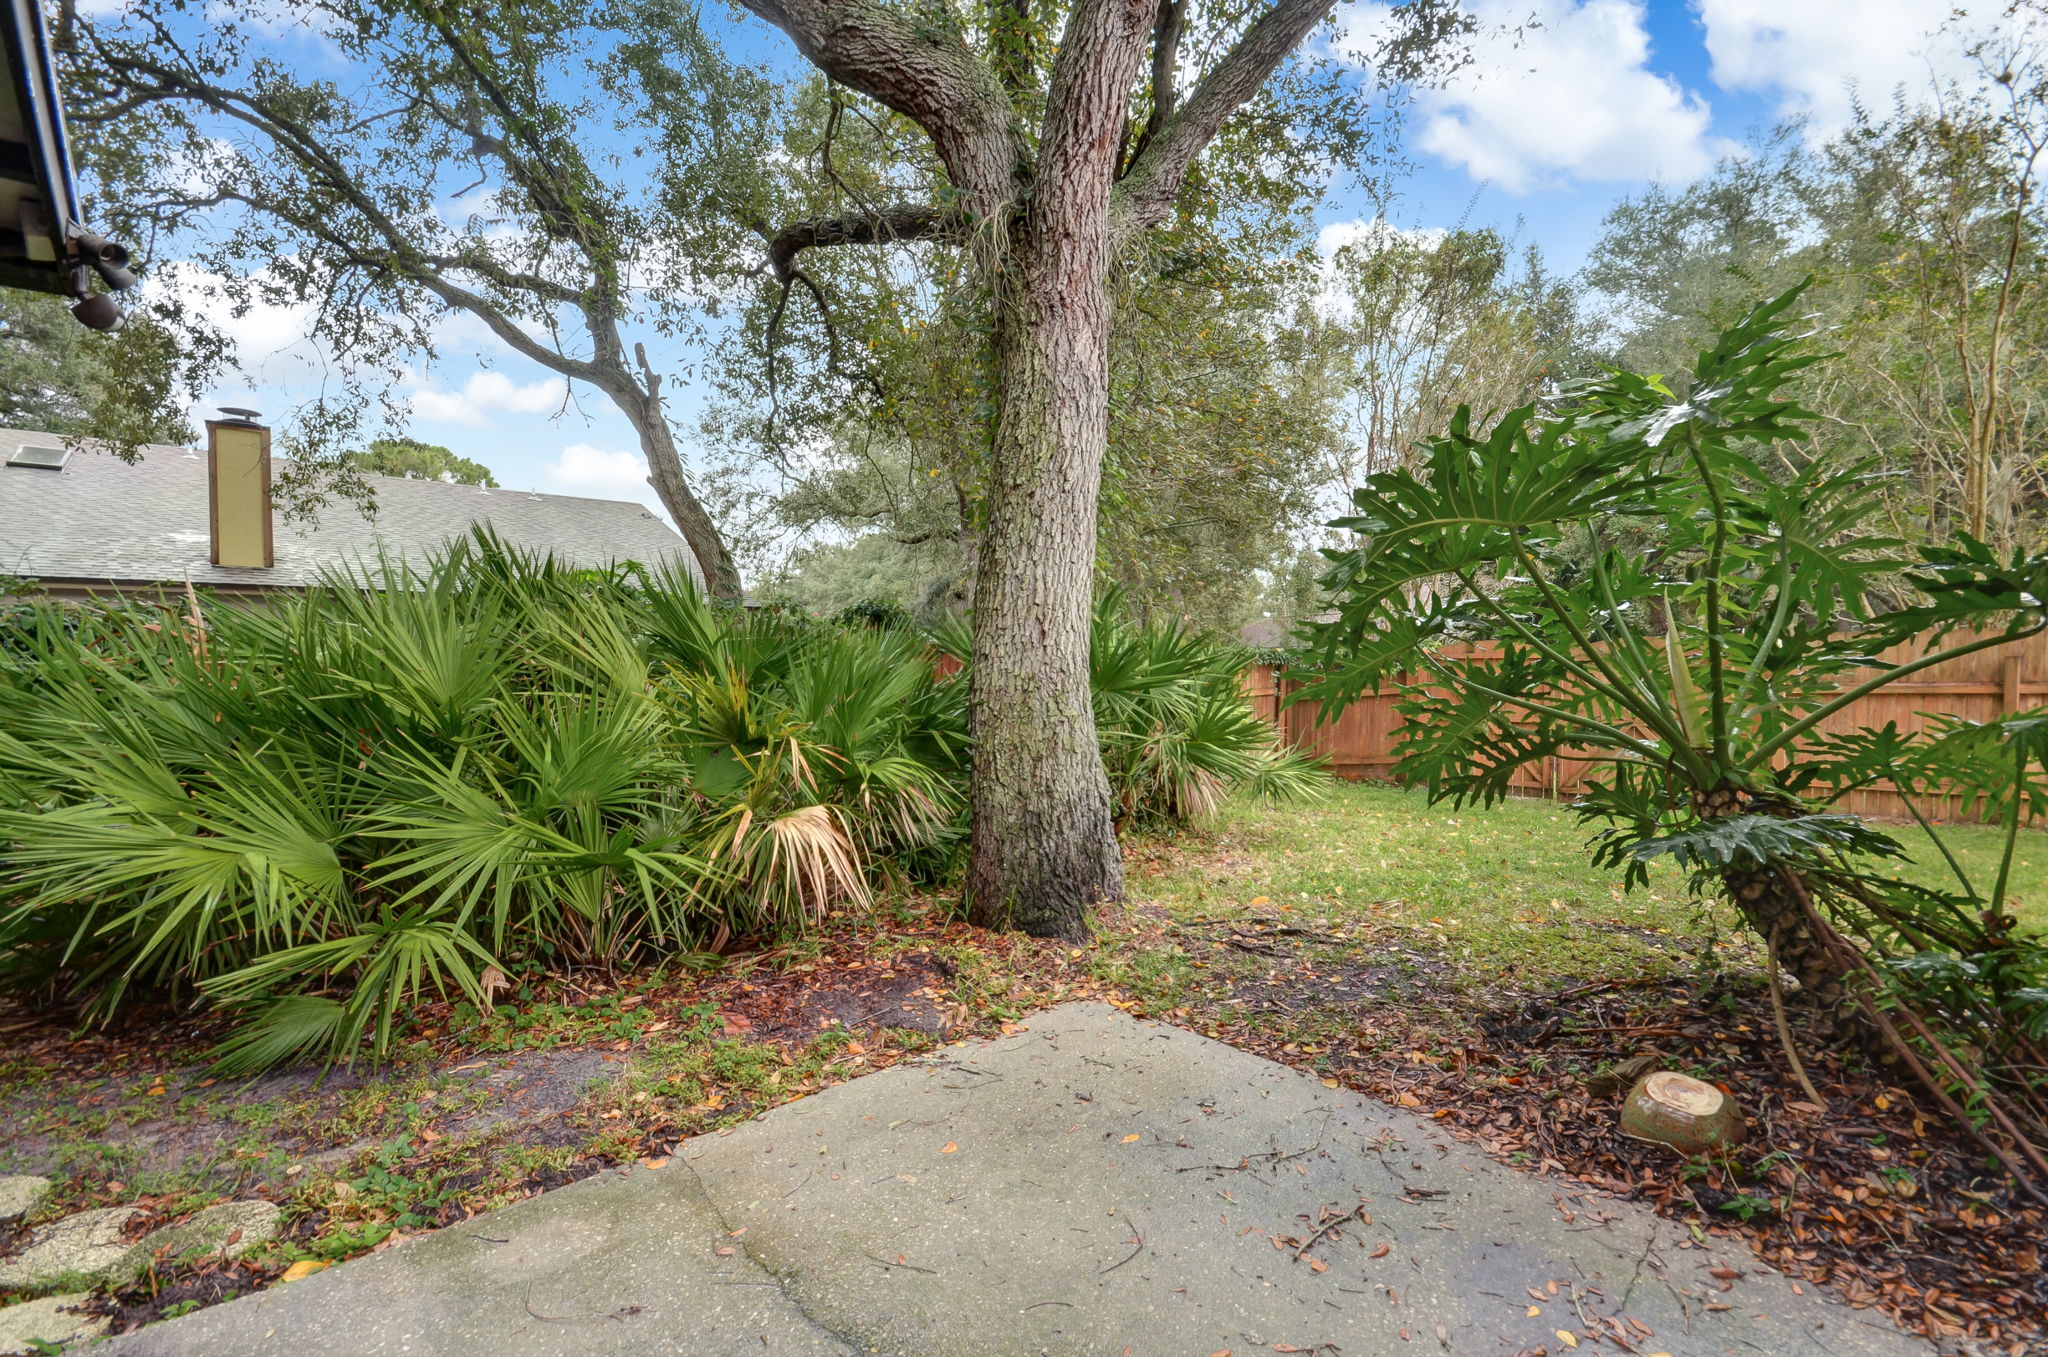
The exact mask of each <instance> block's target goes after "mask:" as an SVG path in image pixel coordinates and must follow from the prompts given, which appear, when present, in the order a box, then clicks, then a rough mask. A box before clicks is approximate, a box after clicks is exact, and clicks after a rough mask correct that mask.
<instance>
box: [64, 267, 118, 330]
mask: <svg viewBox="0 0 2048 1357" xmlns="http://www.w3.org/2000/svg"><path fill="white" fill-rule="evenodd" d="M71 295H72V296H74V297H77V298H78V304H77V305H76V306H73V307H72V308H71V314H72V316H73V317H75V318H76V319H77V321H78V323H79V324H80V325H83V326H84V327H85V328H86V329H88V330H118V329H120V328H121V326H122V323H123V322H125V321H126V320H127V319H128V317H127V314H126V313H125V312H123V311H122V310H121V304H120V303H119V302H117V301H115V300H114V298H113V296H112V295H111V294H110V293H106V292H93V291H90V290H88V288H87V286H86V281H85V270H84V269H78V270H77V271H76V272H75V273H74V274H73V276H72V282H71Z"/></svg>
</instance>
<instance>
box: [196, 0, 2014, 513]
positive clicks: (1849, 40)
mask: <svg viewBox="0 0 2048 1357" xmlns="http://www.w3.org/2000/svg"><path fill="white" fill-rule="evenodd" d="M1466 3H1467V7H1468V8H1469V9H1472V10H1475V11H1476V12H1477V14H1478V16H1479V17H1480V18H1481V19H1482V21H1484V22H1485V24H1486V25H1487V32H1488V33H1489V34H1490V36H1488V37H1486V38H1484V39H1482V41H1481V42H1480V43H1479V45H1478V47H1477V49H1476V50H1475V53H1474V55H1475V61H1474V63H1473V65H1472V66H1471V67H1470V68H1468V69H1467V71H1465V72H1464V73H1463V74H1462V75H1461V76H1460V77H1459V78H1458V79H1457V80H1456V81H1455V82H1453V84H1452V85H1450V86H1449V87H1448V88H1445V89H1442V90H1432V91H1426V92H1423V93H1421V94H1420V95H1419V96H1418V98H1417V101H1416V104H1415V106H1414V108H1413V109H1412V110H1411V113H1410V116H1409V119H1408V122H1407V126H1406V129H1405V136H1406V139H1407V145H1408V150H1409V152H1410V154H1411V156H1412V157H1413V159H1414V160H1415V162H1416V164H1417V169H1416V171H1415V172H1414V173H1413V174H1412V175H1410V176H1408V177H1406V178H1405V179H1403V180H1402V181H1400V182H1399V183H1398V184H1397V185H1396V192H1397V198H1396V200H1395V203H1394V206H1393V209H1392V211H1391V213H1390V214H1389V215H1390V216H1391V218H1392V220H1393V222H1394V224H1395V225H1398V226H1402V227H1410V228H1428V227H1445V226H1452V225H1456V224H1459V223H1460V222H1461V221H1462V222H1464V223H1465V224H1468V225H1474V226H1487V225H1490V226H1495V227H1499V228H1501V229H1503V230H1507V231H1510V232H1513V233H1515V234H1516V235H1517V238H1518V239H1520V240H1523V241H1530V242H1533V243H1535V244H1537V245H1538V246H1540V247H1541V248H1542V250H1543V251H1544V254H1545V255H1546V256H1547V258H1548V259H1549V261H1550V262H1551V264H1552V265H1553V267H1556V268H1559V269H1562V270H1566V271H1569V270H1572V269H1575V268H1576V267H1577V266H1578V265H1579V264H1580V263H1581V262H1582V261H1583V259H1584V256H1585V253H1586V251H1587V249H1588V248H1589V247H1590V246H1591V244H1592V243H1593V241H1594V240H1595V239H1596V238H1597V236H1598V233H1599V226H1600V221H1601V218H1602V217H1603V216H1604V215H1605V213H1606V212H1607V210H1608V209H1609V208H1610V207H1611V206H1612V205H1613V203H1614V202H1615V201H1616V200H1617V199H1619V198H1621V197H1623V196H1625V195H1627V194H1629V193H1632V192H1636V191H1639V190H1640V189H1642V188H1643V187H1644V186H1646V185H1647V184H1649V183H1651V182H1654V181H1657V180H1662V181H1665V182H1668V183H1684V182H1688V181H1690V180H1691V179H1693V178H1695V177H1697V176H1698V175H1700V174H1702V173H1704V172H1705V171H1706V170H1707V169H1709V168H1710V167H1711V165H1712V164H1713V162H1714V160H1715V158H1716V157H1718V156H1721V155H1725V154H1729V153H1731V152H1739V148H1740V146H1741V144H1742V143H1743V141H1744V139H1745V138H1746V137H1748V136H1750V135H1751V134H1752V133H1753V132H1755V131H1756V130H1757V129H1758V128H1760V127H1762V126H1766V125H1768V124H1769V123H1770V122H1772V121H1773V120H1775V119H1777V118H1779V117H1781V116H1785V115H1788V114H1799V115H1804V116H1806V117H1808V118H1809V119H1810V120H1811V122H1812V126H1813V127H1814V128H1815V129H1816V134H1825V132H1826V131H1828V130H1829V129H1831V128H1835V127H1839V126H1840V125H1841V123H1842V122H1843V120H1844V119H1845V118H1846V116H1847V112H1848V108H1849V99H1850V95H1849V88H1848V87H1849V86H1850V84H1851V83H1852V82H1853V83H1854V84H1855V85H1856V86H1858V87H1859V88H1860V91H1861V93H1862V95H1863V97H1864V98H1865V99H1866V100H1867V101H1868V102H1871V103H1875V104H1880V105H1882V104H1886V103H1888V102H1889V100H1890V97H1891V91H1892V90H1893V89H1894V88H1895V87H1896V86H1898V85H1900V84H1902V83H1903V84H1905V85H1907V86H1909V87H1910V88H1912V89H1916V90H1917V89H1923V88H1925V87H1927V86H1928V84H1929V82H1930V78H1931V77H1936V76H1947V75H1956V74H1960V73H1961V72H1962V71H1963V70H1964V62H1963V59H1962V57H1961V54H1960V45H1961V44H1960V42H1959V41H1958V40H1956V39H1954V38H1953V37H1949V38H1940V37H1936V36H1931V32H1932V30H1933V29H1934V28H1935V26H1936V25H1938V24H1940V22H1941V21H1942V19H1943V18H1944V17H1945V15H1946V14H1947V13H1948V11H1949V9H1950V0H1466ZM1978 10H1979V12H1981V13H1986V14H1988V13H1989V12H1991V6H1990V5H1988V4H1984V3H1982V0H1980V3H1979V4H1978ZM1384 14H1385V9H1384V6H1383V5H1380V4H1378V3H1375V2H1373V0H1352V3H1350V4H1348V5H1346V6H1345V7H1344V8H1343V9H1341V10H1340V11H1339V25H1340V29H1341V34H1342V36H1340V38H1339V39H1338V41H1337V44H1336V46H1337V48H1338V50H1346V48H1347V47H1348V46H1356V45H1358V44H1361V43H1365V42H1368V41H1369V39H1370V36H1371V34H1372V32H1373V30H1374V27H1375V25H1376V24H1377V23H1379V22H1381V21H1383V19H1384ZM1531 16H1533V17H1534V19H1535V20H1536V26H1534V27H1532V28H1527V29H1525V30H1524V31H1523V32H1522V34H1521V36H1520V38H1519V39H1510V38H1508V37H1505V36H1501V35H1500V32H1499V30H1500V29H1501V28H1503V27H1504V26H1505V25H1510V24H1515V23H1518V22H1520V21H1521V20H1522V19H1524V18H1525V17H1531ZM736 22H738V23H739V25H740V26H739V27H737V28H736V29H735V31H734V32H733V33H732V35H731V36H732V39H733V41H734V43H735V45H736V46H737V47H740V48H741V49H742V50H744V51H745V52H747V53H748V54H749V55H751V54H753V53H757V52H758V53H763V54H770V55H769V59H770V60H771V61H774V62H775V63H776V64H782V63H791V64H792V67H793V63H794V62H795V61H796V60H797V58H796V57H795V54H794V52H793V51H792V50H791V49H789V48H788V46H787V44H786V43H785V42H784V40H783V39H782V38H781V37H780V35H779V34H775V33H774V32H772V30H769V29H767V28H766V26H765V25H762V24H760V23H758V21H753V20H745V21H736ZM313 45H314V44H310V43H309V44H306V46H305V47H303V48H301V50H302V51H305V50H306V49H307V48H310V47H312V46H313ZM307 56H308V58H309V59H317V58H314V57H313V54H312V53H311V52H310V51H307ZM1370 212H1371V208H1370V206H1369V205H1368V204H1367V203H1366V202H1365V200H1364V199H1363V196H1362V195H1360V194H1358V193H1356V192H1339V193H1337V194H1334V195H1333V197H1332V199H1331V200H1330V201H1329V202H1328V203H1326V204H1325V206H1324V209H1323V211H1322V213H1321V214H1320V216H1321V220H1322V222H1323V224H1324V226H1325V231H1326V238H1327V239H1329V240H1331V241H1335V240H1337V239H1341V238H1342V236H1343V234H1344V233H1345V231H1346V230H1347V229H1350V230H1355V229H1357V227H1358V226H1359V225H1362V224H1364V222H1365V221H1366V220H1369V214H1370ZM303 327H304V317H302V316H297V315H289V314H281V313H280V314H269V315H264V314H259V315H256V316H253V317H250V318H249V319H248V321H247V322H245V323H244V325H243V326H242V343H243V356H244V360H245V364H246V366H247V367H248V368H249V369H250V371H251V372H252V380H251V381H250V382H247V383H244V384H231V385H224V386H223V388H222V389H221V390H219V391H217V392H214V393H210V394H209V397H208V399H207V400H205V401H204V402H203V404H204V405H205V406H208V407H210V406H213V405H216V404H222V403H225V404H252V405H254V406H256V407H258V408H261V409H266V410H271V411H279V410H282V409H283V408H285V407H287V406H288V405H289V404H290V402H291V398H292V396H293V394H294V393H293V390H292V388H293V387H294V386H296V385H297V383H296V382H294V381H293V380H292V377H291V372H292V365H291V364H290V363H289V362H287V361H284V360H283V359H280V358H278V357H276V355H278V354H279V353H280V352H281V351H283V352H285V353H287V354H288V353H289V352H290V351H291V350H293V349H299V350H303V349H304V341H303V339H302V336H303V333H304V329H303ZM445 338H446V342H444V344H443V346H442V359H441V361H440V363H439V364H438V365H437V366H436V367H435V368H433V369H432V370H423V371H420V372H418V373H417V374H416V375H415V379H414V385H415V388H416V389H415V392H414V396H413V406H412V417H413V427H412V430H411V432H413V433H414V434H415V435H416V436H418V437H422V438H425V439H428V440H430V441H433V442H439V443H445V444H447V445H449V446H451V447H453V448H455V449H456V450H458V451H459V452H461V453H463V454H464V455H467V456H470V457H474V458H477V459H478V460H481V461H483V462H484V463H485V464H487V465H489V466H490V467H492V468H493V469H494V470H495V471H496V472H497V474H498V476H499V478H500V480H501V481H503V482H504V483H505V484H507V485H509V486H513V487H516V488H522V489H524V488H533V489H540V490H552V491H559V492H562V493H568V494H583V495H594V496H601V497H605V498H619V499H638V500H641V501H643V502H648V503H652V502H653V495H652V492H651V491H650V490H649V489H648V488H647V487H646V485H645V484H644V471H643V470H642V468H641V467H640V464H639V457H638V454H637V453H636V452H635V451H634V448H635V446H636V445H635V442H634V440H633V438H632V436H631V434H630V432H629V431H628V429H627V427H626V425H625V422H624V420H623V419H621V418H620V417H619V416H617V415H616V414H615V413H613V412H612V411H611V410H610V409H609V407H608V406H607V404H606V402H605V401H604V400H603V399H602V398H601V397H595V396H592V395H590V394H589V393H583V392H579V393H577V396H578V400H577V401H576V402H574V403H573V404H572V405H571V406H570V407H569V408H568V409H567V410H566V411H564V409H563V405H564V392H563V385H562V382H561V381H560V379H559V378H556V377H554V376H552V375H551V374H549V373H547V372H546V371H545V370H543V369H541V368H539V367H537V366H535V365H533V364H531V363H528V362H526V361H524V360H521V359H518V358H516V357H514V356H513V355H511V354H509V353H507V352H506V351H505V350H504V349H503V347H502V346H501V345H499V344H498V343H497V342H496V341H495V340H494V339H493V338H492V337H491V336H490V335H489V334H488V333H487V332H485V331H484V329H483V327H482V326H481V325H480V324H476V323H474V322H468V321H465V320H462V319H460V318H458V319H456V320H454V321H452V322H451V323H450V324H449V325H448V327H447V328H446V331H445ZM301 370H303V369H301ZM671 389H672V391H673V392H674V405H673V408H674V411H675V413H676V415H677V416H678V418H679V420H680V421H682V422H683V424H684V425H685V435H686V440H687V434H688V425H689V424H690V423H691V422H692V421H693V414H694V408H695V399H694V396H693V394H692V393H691V392H690V391H689V389H688V388H687V387H686V386H685V387H675V386H672V388H671Z"/></svg>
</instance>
